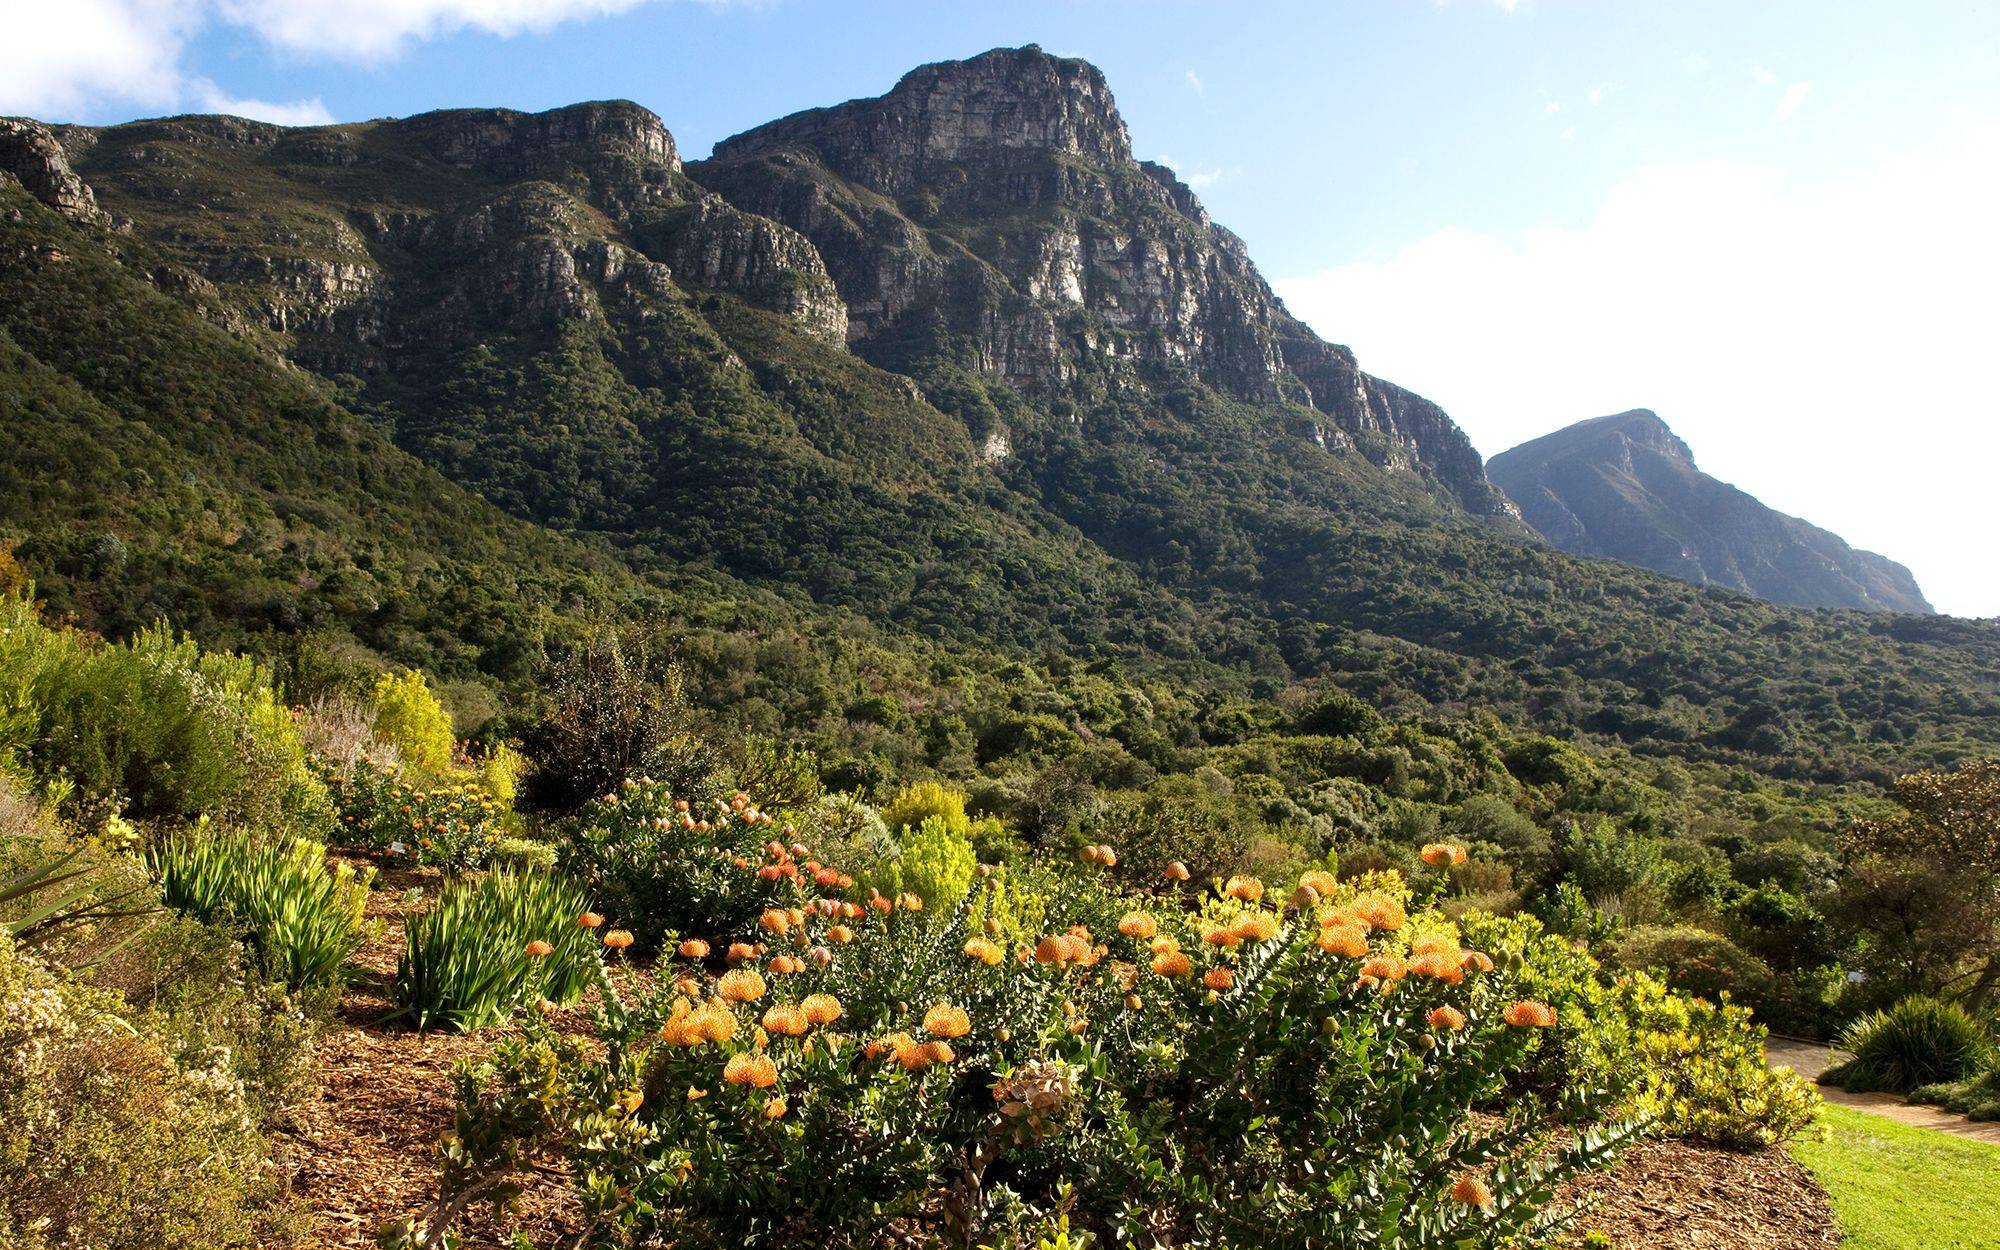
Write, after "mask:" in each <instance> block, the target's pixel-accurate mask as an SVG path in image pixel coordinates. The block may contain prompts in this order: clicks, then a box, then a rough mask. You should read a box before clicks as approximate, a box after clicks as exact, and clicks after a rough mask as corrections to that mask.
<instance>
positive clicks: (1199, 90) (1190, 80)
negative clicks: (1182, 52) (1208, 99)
mask: <svg viewBox="0 0 2000 1250" xmlns="http://www.w3.org/2000/svg"><path fill="white" fill-rule="evenodd" d="M1187 85H1188V86H1190V87H1192V88H1194V93H1195V94H1196V95H1198V96H1205V95H1207V94H1208V87H1207V85H1206V84H1205V83H1203V82H1202V81H1201V75H1200V74H1197V73H1195V72H1194V71H1193V70H1189V71H1188V72H1187Z"/></svg>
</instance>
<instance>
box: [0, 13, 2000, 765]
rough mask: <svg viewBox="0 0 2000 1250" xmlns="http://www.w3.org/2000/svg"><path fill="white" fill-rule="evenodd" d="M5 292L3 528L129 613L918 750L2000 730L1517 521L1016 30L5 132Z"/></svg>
mask: <svg viewBox="0 0 2000 1250" xmlns="http://www.w3.org/2000/svg"><path fill="white" fill-rule="evenodd" d="M0 293H4V295H5V298H4V299H0V413H4V414H5V416H6V419H7V421H8V428H9V430H10V432H12V431H13V430H15V429H20V430H23V431H25V436H24V437H16V438H9V439H7V440H0V487H4V489H0V546H3V545H4V544H5V543H6V542H9V541H12V542H16V543H18V551H17V553H16V554H17V556H18V559H19V560H20V561H21V563H23V564H24V565H25V566H26V567H27V568H28V569H29V571H30V572H31V573H32V574H33V575H34V576H35V577H36V578H37V579H38V582H39V584H40V587H41V589H42V592H43V593H44V594H45V595H46V596H47V597H48V598H49V599H50V601H51V604H52V605H53V606H54V607H56V608H57V609H58V610H60V611H63V612H68V613H72V614H74V615H75V616H76V618H77V619H78V620H80V621H82V622H83V623H86V624H88V625H91V626H93V627H96V628H101V629H106V630H108V631H112V632H122V631H124V630H127V629H129V628H131V627H133V625H134V624H135V623H138V622H142V621H144V620H147V619H151V618H153V617H156V616H158V615H161V614H165V615H168V616H170V617H171V618H173V619H174V620H175V621H177V622H179V623H181V624H183V625H185V626H186V627H188V628H191V629H194V630H196V631H197V632H200V633H201V634H203V636H205V637H209V638H211V639H219V640H223V641H227V642H228V643H229V644H230V645H238V646H245V647H249V648H251V649H254V650H259V651H263V652H266V653H284V652H285V651H286V650H287V649H288V648H292V647H294V646H295V644H296V643H297V642H298V640H299V639H300V638H302V637H305V636H308V635H311V636H314V637H321V638H332V639H335V640H337V641H338V642H339V643H340V645H341V646H343V647H348V648H350V649H351V652H352V654H353V655H354V656H357V657H359V658H360V659H362V660H365V661H368V662H375V663H381V662H396V663H419V664H422V665H424V666H425V667H426V668H429V669H431V670H433V671H435V672H437V673H439V674H440V675H442V676H444V677H445V678H447V679H449V680H454V681H459V682H465V683H473V684H478V683H485V684H488V685H494V684H498V685H505V684H509V683H519V682H521V681H524V680H525V673H526V671H527V669H528V667H529V661H530V659H531V658H532V656H533V655H534V654H535V652H536V649H537V648H538V647H539V646H540V645H541V644H542V643H543V642H544V641H546V640H548V639H550V638H559V637H560V636H561V635H562V633H563V631H564V630H565V629H567V628H568V623H569V622H573V621H574V620H575V619H576V617H577V615H578V614H579V613H583V612H586V611H594V610H598V609H599V608H600V607H601V608H604V609H605V610H614V611H618V612H623V613H627V614H634V615H637V614H644V615H649V616H665V617H669V618H671V619H673V620H675V621H678V622H681V623H682V624H683V625H684V626H685V627H687V628H688V629H690V630H693V631H695V633H693V634H691V635H690V638H691V641H690V642H689V644H688V645H689V646H690V648H691V654H698V655H705V656H709V657H711V658H712V660H713V662H712V663H711V664H710V665H709V667H708V668H707V669H706V670H705V671H706V672H708V673H709V674H711V675H712V676H714V677H715V678H716V680H717V682H718V687H717V689H716V690H715V691H714V692H713V694H712V696H711V697H712V698H713V699H714V700H715V701H716V702H718V703H728V704H730V705H731V706H732V707H734V708H736V709H738V712H737V714H739V715H741V716H742V717H743V718H744V719H745V721H746V723H751V724H755V725H758V726H760V727H762V729H764V730H766V731H776V730H778V729H780V728H785V729H791V730H799V729H803V728H805V727H814V728H815V731H816V732H822V733H824V734H826V735H829V736H831V737H834V738H838V739H840V740H841V741H843V742H850V743H859V744H861V745H858V746H856V747H855V748H854V749H855V750H857V751H861V750H865V751H868V752H873V753H875V754H877V755H885V754H888V753H900V754H898V756H897V758H896V760H895V763H896V766H897V768H898V769H899V770H904V771H906V770H907V767H908V766H910V764H911V763H912V761H915V760H919V759H921V761H923V762H925V763H926V764H927V765H928V766H932V767H938V768H941V769H944V768H949V769H953V770H959V771H964V770H967V769H973V768H980V767H992V766H994V761H995V760H996V759H998V758H1000V757H1002V756H1004V755H1007V754H1008V753H1012V752H1026V753H1028V754H1030V755H1036V756H1038V757H1040V756H1049V753H1050V752H1051V751H1053V748H1052V747H1050V746H1048V745H1047V744H1048V743H1050V742H1052V741H1055V740H1056V739H1057V738H1059V737H1061V736H1062V735H1072V736H1074V737H1075V738H1076V739H1077V740H1078V741H1085V742H1088V741H1093V740H1098V739H1101V737H1102V735H1103V733H1104V732H1105V731H1104V729H1103V726H1104V725H1105V724H1106V723H1108V721H1116V722H1118V723H1120V724H1122V725H1124V726H1125V727H1126V728H1125V730H1124V731H1122V732H1126V733H1127V734H1128V735H1129V738H1130V740H1129V741H1127V740H1126V739H1122V738H1121V739H1120V741H1121V742H1125V748H1124V749H1129V750H1130V751H1132V752H1133V753H1134V754H1135V755H1137V756H1139V757H1140V758H1142V759H1146V760H1153V761H1156V762H1161V763H1164V762H1165V761H1169V760H1171V759H1175V758H1178V756H1177V755H1176V754H1175V753H1176V752H1177V751H1179V750H1181V749H1183V748H1184V747H1185V745H1186V742H1187V741H1189V740H1190V738H1189V735H1191V734H1197V733H1201V734H1206V733H1214V734H1221V735H1223V738H1224V739H1226V740H1230V741H1234V740H1235V739H1234V738H1231V737H1229V735H1232V734H1243V733H1249V732H1250V730H1249V729H1247V728H1245V726H1248V725H1253V724H1268V723H1270V718H1272V717H1275V716H1278V715H1279V712H1278V710H1277V709H1278V706H1279V704H1280V702H1281V701H1282V702H1283V703H1284V705H1285V706H1291V705H1292V704H1293V703H1295V702H1296V701H1297V700H1298V699H1301V698H1305V697H1308V695H1309V694H1310V692H1311V691H1312V690H1316V689H1318V688H1320V687H1321V686H1323V685H1327V684H1332V685H1337V686H1340V687H1342V688H1344V689H1346V690H1348V691H1351V692H1353V693H1355V694H1358V695H1360V696H1362V697H1363V698H1365V699H1367V700H1368V701H1370V702H1372V703H1373V704H1375V705H1376V706H1378V707H1381V708H1386V709H1390V710H1393V711H1397V712H1400V713H1407V714H1415V713H1419V712H1424V711H1435V712H1437V713H1440V714H1449V715H1456V714H1458V713H1461V712H1463V711H1465V710H1466V709H1469V708H1474V707H1477V708H1481V709H1491V710H1493V711H1495V712H1497V713H1499V714H1500V715H1502V716H1505V717H1507V718H1509V719H1511V720H1512V721H1514V722H1516V723H1517V724H1519V725H1521V726H1523V727H1527V728H1533V729H1537V730H1544V731H1549V732H1555V733H1561V734H1566V735H1567V734H1583V735H1590V736H1595V737H1599V738H1602V739H1604V740H1607V741H1619V742H1625V743H1630V744H1633V745H1634V746H1636V747H1640V748H1642V749H1645V750H1647V751H1657V752H1671V753H1678V754H1682V755H1686V756H1689V757H1705V758H1715V759H1721V760H1728V761H1736V762H1741V763H1744V764H1746V765H1748V766H1751V767H1755V768H1758V769H1765V770H1782V771H1786V772H1789V773H1793V774H1796V775H1802V776H1826V777H1851V776H1862V775H1866V776H1880V775H1881V771H1880V770H1881V768H1882V767H1883V762H1884V761H1889V760H1898V761H1901V760H1910V759H1918V758H1939V757H1942V756H1948V755H1951V754H1954V753H1964V752H1967V751H1976V750H1982V749H1986V748H1985V747H1984V745H1983V744H1987V743H1995V742H1996V741H2000V729H1996V726H2000V677H1996V674H2000V628H1996V627H1994V626H1992V625H1990V624H1987V623H1976V622H1963V621H1952V620H1949V619H1946V618H1915V617H1907V616H1872V617H1865V618H1864V617H1861V616H1859V615H1855V614H1839V613H1834V614H1828V613H1803V612H1795V611H1788V610H1785V609H1782V608H1778V607H1774V606H1771V605H1768V604H1764V603H1760V602H1757V601H1755V600H1752V599H1748V598H1745V597H1743V596H1738V595H1728V594H1721V593H1717V592H1715V591H1711V590H1704V589H1701V588H1698V587H1694V586H1690V585H1688V584H1686V583H1684V582H1681V581H1677V580H1674V579H1671V578H1668V577H1663V576H1660V575H1658V574H1655V573H1652V572H1648V571H1645V570H1640V569H1633V568H1627V567H1623V566H1619V565H1615V564H1609V563H1605V562H1602V561H1592V560H1580V559H1577V558H1575V557H1573V556H1571V555H1568V554H1566V553H1564V552H1561V551H1558V550H1556V549H1554V548H1552V547H1550V546H1548V545H1547V544H1544V543H1543V542H1541V541H1540V540H1539V539H1537V538H1536V537H1535V536H1534V535H1533V533H1532V532H1531V531H1530V530H1529V528H1528V527H1527V526H1526V525H1525V524H1524V523H1523V522H1522V521H1521V519H1520V518H1519V516H1518V515H1517V514H1516V512H1515V510H1514V508H1513V505H1512V504H1511V503H1509V502H1508V500H1507V498H1506V496H1505V495H1504V494H1502V493H1501V491H1500V490H1499V489H1498V488H1497V487H1496V486H1494V485H1493V483H1492V482H1490V481H1489V480H1488V478H1487V475H1486V473H1485V470H1484V467H1483V466H1482V465H1481V463H1480V459H1479V456H1478V455H1477V453H1476V452H1475V451H1474V450H1473V448H1472V446H1471V444H1470V443H1469V442H1468V441H1467V440H1466V438H1465V437H1464V435H1463V433H1462V432H1461V431H1460V430H1459V429H1458V428H1457V426H1456V425H1455V424H1453V422H1452V421H1451V419H1450V418H1449V417H1448V416H1447V415H1446V414H1445V413H1443V412H1442V411H1441V410H1439V409H1438V408H1437V407H1436V406H1434V405H1432V404H1430V403H1428V402H1427V401H1425V400H1423V399H1422V398H1420V397H1419V396H1416V395H1414V394H1411V393H1410V392H1408V391H1406V390H1403V389H1401V388H1399V387H1396V386H1394V385H1393V384H1391V383H1388V382H1385V381H1382V380H1380V379H1377V378H1375V377H1373V376H1371V375H1369V374H1367V373H1366V372H1364V371H1363V370H1361V369H1360V368H1359V366H1358V364H1357V362H1356V361H1355V359H1354V356H1353V354H1352V353H1351V352H1349V351H1348V350H1347V349H1345V348H1343V347H1340V346H1337V345H1335V344H1332V343H1328V342H1325V341H1323V340H1321V339H1320V338H1319V337H1317V336H1316V335H1314V334H1313V333H1312V332H1311V331H1310V330H1309V329H1307V328H1306V327H1305V326H1304V325H1302V324H1301V323H1300V322H1298V321H1297V320H1296V319H1295V318H1293V317H1292V316H1291V315H1290V314H1289V313H1287V312H1286V310H1285V309H1284V306H1283V305H1282V303H1280V302H1279V301H1278V300H1277V299H1276V298H1275V297H1274V296H1273V295H1272V293H1271V291H1270V289H1269V287H1268V286H1267V284H1266V283H1265V282H1264V280H1263V279H1262V277H1261V276H1260V275H1259V274H1258V272H1257V270H1256V267H1255V266H1254V264H1253V263H1252V262H1251V261H1250V259H1249V257H1248V255H1247V253H1246V250H1245V248H1244V246H1243V244H1242V243H1241V241H1240V240H1238V239H1236V238H1235V236H1233V235H1231V234H1229V233H1228V232H1227V231H1226V230H1224V229H1222V228H1221V227H1219V226H1217V225H1216V224H1215V223H1213V222H1212V221H1211V220H1210V219H1209V217H1208V215H1207V213H1206V211H1205V210H1204V209H1203V207H1202V206H1201V204H1200V202H1199V201H1198V200H1197V198H1196V197H1195V196H1194V195H1193V193H1192V192H1191V191H1189V190H1188V188H1187V187H1185V186H1184V185H1183V184H1181V183H1180V182H1179V181H1178V180H1176V179H1175V178H1174V177H1173V176H1172V175H1171V173H1170V172H1168V171H1167V170H1165V169H1163V168H1161V167H1159V166H1157V165H1151V164H1148V163H1146V162H1141V161H1138V160H1135V159H1134V158H1133V155H1132V144H1131V140H1130V137H1129V135H1128V134H1127V131H1126V127H1125V124H1124V122H1123V120H1122V119H1121V118H1120V117H1119V115H1118V112H1117V110H1116V108H1115V106H1114V104H1113V101H1112V99H1111V95H1110V92H1109V90H1108V88H1107V86H1106V84H1105V82H1104V79H1103V77H1102V75H1101V74H1099V73H1098V71H1097V70H1096V69H1094V68H1093V67H1091V66H1089V65H1087V64H1085V63H1083V62H1080V61H1074V60H1067V59H1062V58H1056V57H1051V56H1048V55H1047V54H1045V53H1043V52H1041V51H1040V50H1039V49H1036V48H1033V47H1028V48H1020V49H1003V50H998V51H994V52H990V53H987V54H985V55H982V56H978V57H974V58H972V59H970V60H966V61H960V62H947V63H943V64H939V65H932V66H926V67H923V68H921V69H918V70H916V71H913V72H912V73H911V74H909V75H908V76H906V77H905V78H904V79H903V80H902V81H901V82H900V83H898V84H897V85H896V86H895V87H894V88H893V89H892V90H890V91H889V92H888V93H887V94H885V95H884V96H882V97H880V98H877V99H871V100H857V101H851V102H848V103H846V104H841V105H837V106H834V107H831V108H826V109H819V110H814V111H811V112H807V113H803V114H799V115H797V116H794V117H790V118H785V119H782V120H780V121H776V122H773V123H771V124H769V125H767V126H762V127H758V128H756V129H754V130H751V131H749V132H746V133H745V134H742V135H738V136H736V137H734V138H732V139H729V140H725V141H724V142H722V143H721V144H718V145H717V147H716V150H715V152H714V154H713V155H712V156H711V157H710V158H709V159H707V160H704V161H699V162H689V163H683V161H682V160H681V158H680V155H679V151H678V147H677V145H676V143H675V141H674V139H673V136H672V134H671V132H670V131H669V130H668V128H667V127H666V125H665V124H664V122H663V121H662V120H661V119H660V118H658V117H657V116H655V115H654V114H652V113H650V112H648V111H647V110H646V109H644V108H641V107H639V106H638V105H635V104H631V103H626V102H619V101H601V102H594V103H586V104H578V105H572V106H569V107H566V108H559V109H554V110H551V111H548V112H544V113H534V114H530V113H521V112H514V111H511V110H506V109H456V110H447V111H443V112H436V113H429V114H424V115H422V116H418V117H412V118H407V119H392V120H382V121H372V122H363V123H355V124H348V125H338V126H320V127H304V128H284V127H277V126H271V125H265V124H262V123H257V122H250V121H245V120H242V119H240V118H231V117H174V118H162V119H156V120H149V121H138V122H132V123H129V124H126V125H120V126H109V127H80V126H58V125H45V124H42V123H39V122H33V121H28V120H14V121H7V122H4V123H0ZM17 414H20V415H18V416H17ZM593 605H596V606H593ZM746 654H754V655H756V656H758V657H759V658H758V660H757V664H756V669H755V671H756V674H757V676H756V678H755V679H754V681H753V680H747V679H744V678H743V677H741V676H740V673H741V672H742V671H743V666H742V665H741V664H736V665H731V664H726V663H724V662H723V659H722V657H729V656H736V657H741V656H744V655H746ZM967 674H985V675H986V676H983V677H980V678H978V679H977V680H974V679H973V678H971V677H968V676H966V675H967ZM919 675H922V676H919ZM960 681H965V682H968V683H970V684H969V685H967V686H966V687H965V688H964V689H961V688H960V687H958V686H956V685H953V684H952V683H955V682H960ZM1156 682H1157V683H1161V684H1160V685H1150V684H1148V683H1156ZM1107 683H1108V687H1109V689H1108V690H1107V688H1106V687H1107ZM939 689H949V690H950V692H951V693H949V694H946V695H940V694H938V693H937V690H939ZM1168 691H1171V695H1172V699H1173V700H1174V701H1176V702H1179V703H1182V704H1184V705H1185V708H1186V709H1187V710H1186V713H1185V714H1186V715H1187V716H1188V717H1189V718H1190V720H1189V721H1187V722H1185V723H1180V724H1178V725H1177V726H1176V727H1174V728H1172V729H1171V730H1169V729H1167V728H1165V727H1163V725H1162V723H1161V722H1158V721H1156V720H1153V719H1152V717H1153V716H1154V712H1155V711H1156V710H1157V709H1159V708H1161V707H1162V706H1163V704H1162V702H1161V701H1162V699H1164V698H1166V697H1167V695H1166V693H1165V692H1168ZM891 696H893V697H891ZM885 700H886V702H885ZM1232 701H1240V702H1241V705H1242V706H1243V707H1244V708H1247V709H1251V710H1246V711H1244V712H1243V713H1242V714H1241V716H1238V715H1237V714H1236V713H1230V714H1229V715H1226V716H1225V715H1224V714H1223V712H1222V711H1221V709H1223V708H1225V707H1231V706H1236V703H1233V702H1232ZM890 706H893V707H894V708H895V709H897V710H895V711H894V712H893V713H891V712H890V711H887V710H885V708H887V707H890ZM857 707H859V708H864V709H873V710H868V711H867V712H866V715H865V716H861V717H859V718H858V719H857V717H856V716H851V715H849V714H848V711H849V709H852V708H857ZM1197 709H1198V710H1197ZM885 717H886V718H887V721H884V720H883V718H885ZM1210 717H1213V718H1215V725H1217V726H1221V725H1230V726H1235V728H1230V729H1226V730H1225V729H1223V728H1208V729H1200V730H1196V729H1193V728H1189V727H1188V726H1189V725H1190V724H1192V723H1194V722H1195V721H1200V722H1201V723H1203V724H1206V723H1207V718H1210ZM1245 718H1247V719H1245ZM1260 718H1262V719H1260ZM888 722H894V723H896V724H898V725H900V726H902V727H901V728H899V729H897V730H896V731H895V732H894V733H893V734H892V733H890V732H889V731H888V730H886V729H883V728H881V727H880V726H881V725H882V724H885V723H888ZM1093 727H1095V728H1093ZM1052 735H1054V736H1053V737H1052ZM1093 735H1095V736H1096V737H1095V738H1093ZM1135 743H1144V744H1145V745H1144V746H1143V749H1141V747H1139V746H1135V745H1133V744H1135ZM1379 764H1380V767H1381V768H1384V769H1390V770H1392V771H1393V769H1394V767H1395V765H1394V762H1393V761H1391V760H1387V759H1385V760H1383V761H1380V762H1379ZM1148 766H1152V765H1148ZM1375 766H1376V765H1373V764H1371V765H1370V767H1375Z"/></svg>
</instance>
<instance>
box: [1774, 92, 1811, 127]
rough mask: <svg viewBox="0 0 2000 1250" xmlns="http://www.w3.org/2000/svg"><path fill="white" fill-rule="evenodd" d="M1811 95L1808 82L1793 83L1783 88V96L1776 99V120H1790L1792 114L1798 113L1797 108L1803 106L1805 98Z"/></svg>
mask: <svg viewBox="0 0 2000 1250" xmlns="http://www.w3.org/2000/svg"><path fill="white" fill-rule="evenodd" d="M1811 94H1812V84H1811V83H1809V82H1795V83H1793V84H1792V85H1791V86H1789V87H1787V88H1785V94H1783V95H1781V96H1779V97H1778V108H1777V114H1778V120H1779V121H1781V122H1788V121H1790V120H1792V114H1794V113H1796V112H1798V111H1799V106H1800V105H1801V104H1804V103H1805V102H1806V97H1807V96H1808V95H1811Z"/></svg>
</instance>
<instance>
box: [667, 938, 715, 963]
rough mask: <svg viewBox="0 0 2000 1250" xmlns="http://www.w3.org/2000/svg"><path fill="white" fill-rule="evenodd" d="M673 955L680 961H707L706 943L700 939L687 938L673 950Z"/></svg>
mask: <svg viewBox="0 0 2000 1250" xmlns="http://www.w3.org/2000/svg"><path fill="white" fill-rule="evenodd" d="M674 953H675V954H677V955H679V956H680V957H681V958H682V959H707V958H708V943H706V942H704V941H702V940H701V939H700V938H689V939H688V940H687V941H685V942H682V943H681V944H680V945H679V946H678V947H676V948H674Z"/></svg>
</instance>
